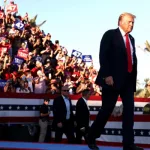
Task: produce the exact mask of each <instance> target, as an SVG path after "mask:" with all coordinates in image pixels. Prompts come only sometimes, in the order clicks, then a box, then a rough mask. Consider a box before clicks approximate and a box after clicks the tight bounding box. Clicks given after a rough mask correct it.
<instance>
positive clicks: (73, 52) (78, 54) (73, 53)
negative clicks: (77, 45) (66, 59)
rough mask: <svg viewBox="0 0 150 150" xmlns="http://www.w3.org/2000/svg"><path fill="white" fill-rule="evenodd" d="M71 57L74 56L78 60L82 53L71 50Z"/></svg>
mask: <svg viewBox="0 0 150 150" xmlns="http://www.w3.org/2000/svg"><path fill="white" fill-rule="evenodd" d="M71 56H76V57H77V58H79V57H81V56H82V53H81V52H79V51H77V50H74V49H73V50H72V54H71Z"/></svg>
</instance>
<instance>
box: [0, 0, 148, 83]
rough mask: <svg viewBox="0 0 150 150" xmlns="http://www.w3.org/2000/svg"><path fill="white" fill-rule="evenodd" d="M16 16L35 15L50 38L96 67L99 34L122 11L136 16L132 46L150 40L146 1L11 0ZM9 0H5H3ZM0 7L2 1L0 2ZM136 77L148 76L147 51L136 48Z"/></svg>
mask: <svg viewBox="0 0 150 150" xmlns="http://www.w3.org/2000/svg"><path fill="white" fill-rule="evenodd" d="M14 1H15V3H17V4H18V9H19V13H18V14H20V15H25V13H26V12H28V14H29V17H31V18H32V17H34V16H35V15H36V14H38V18H37V24H38V23H41V22H42V21H44V20H47V22H46V23H45V24H44V25H43V26H42V27H41V28H42V29H43V30H44V31H45V33H50V34H51V35H52V41H53V42H54V41H55V40H59V41H60V44H61V45H62V46H65V47H66V48H67V49H68V51H69V53H71V52H72V49H75V50H78V51H80V52H82V54H83V55H92V58H93V61H94V65H95V66H96V67H97V68H98V66H99V45H100V40H101V37H102V35H103V34H104V32H105V31H107V30H109V29H114V28H117V21H118V17H119V15H120V14H121V13H123V12H130V13H132V14H134V15H135V16H136V19H135V25H134V29H133V31H132V33H131V34H132V36H133V37H134V38H135V42H136V46H141V47H142V48H144V47H145V45H144V43H145V41H146V40H148V41H149V42H150V14H149V8H150V7H149V6H150V5H149V4H150V1H149V0H144V1H137V0H125V1H120V0H14ZM8 2H9V0H7V3H8ZM0 5H1V6H3V0H1V1H0ZM137 57H138V79H139V80H140V81H141V82H142V81H144V79H145V78H150V69H149V64H150V53H147V52H145V51H143V50H142V49H141V48H137Z"/></svg>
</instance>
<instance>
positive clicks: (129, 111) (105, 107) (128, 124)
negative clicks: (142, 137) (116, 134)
mask: <svg viewBox="0 0 150 150" xmlns="http://www.w3.org/2000/svg"><path fill="white" fill-rule="evenodd" d="M119 95H120V97H121V99H122V103H123V116H122V118H123V120H122V121H123V123H122V129H123V130H122V135H123V145H124V146H126V145H130V144H133V143H134V131H133V125H134V90H133V84H132V78H131V76H130V75H128V77H127V80H126V82H125V84H124V86H123V87H122V88H121V89H120V90H115V89H114V88H113V87H110V88H102V107H101V109H100V110H99V112H98V115H97V117H96V119H95V121H94V122H93V124H92V125H91V128H90V129H89V138H90V140H91V143H92V140H93V142H95V139H96V138H98V137H100V135H101V134H102V132H103V130H104V127H105V125H106V123H107V121H108V119H109V117H110V116H111V114H112V111H113V109H114V107H115V104H116V102H117V99H118V96H119Z"/></svg>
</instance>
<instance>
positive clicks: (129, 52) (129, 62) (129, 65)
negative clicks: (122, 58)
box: [125, 34, 132, 73]
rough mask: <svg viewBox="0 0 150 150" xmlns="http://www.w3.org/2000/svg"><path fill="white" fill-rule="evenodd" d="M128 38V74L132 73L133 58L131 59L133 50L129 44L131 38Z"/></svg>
mask: <svg viewBox="0 0 150 150" xmlns="http://www.w3.org/2000/svg"><path fill="white" fill-rule="evenodd" d="M125 36H126V50H127V57H128V72H129V73H131V72H132V58H131V48H130V42H129V36H128V34H126V35H125Z"/></svg>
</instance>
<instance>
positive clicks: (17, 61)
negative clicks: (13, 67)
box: [12, 56, 24, 65]
mask: <svg viewBox="0 0 150 150" xmlns="http://www.w3.org/2000/svg"><path fill="white" fill-rule="evenodd" d="M23 61H24V59H23V58H20V57H17V56H15V58H14V60H13V62H12V64H17V65H21V64H22V63H23Z"/></svg>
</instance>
